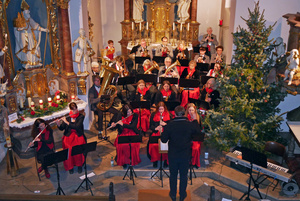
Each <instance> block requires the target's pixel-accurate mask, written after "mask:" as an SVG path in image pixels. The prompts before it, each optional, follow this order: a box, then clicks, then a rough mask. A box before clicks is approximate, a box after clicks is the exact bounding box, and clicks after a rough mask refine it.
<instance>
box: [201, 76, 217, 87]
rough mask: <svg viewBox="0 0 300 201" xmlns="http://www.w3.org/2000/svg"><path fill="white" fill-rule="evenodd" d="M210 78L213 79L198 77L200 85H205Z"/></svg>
mask: <svg viewBox="0 0 300 201" xmlns="http://www.w3.org/2000/svg"><path fill="white" fill-rule="evenodd" d="M210 78H214V77H211V76H206V75H202V76H201V77H200V81H201V85H202V86H203V85H205V84H206V82H207V80H209V79H210Z"/></svg>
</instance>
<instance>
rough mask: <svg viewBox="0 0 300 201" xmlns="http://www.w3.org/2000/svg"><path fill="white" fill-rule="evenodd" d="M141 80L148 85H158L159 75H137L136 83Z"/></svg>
mask: <svg viewBox="0 0 300 201" xmlns="http://www.w3.org/2000/svg"><path fill="white" fill-rule="evenodd" d="M139 80H144V81H145V82H146V83H147V82H151V83H156V80H157V75H155V74H137V76H136V82H138V81H139Z"/></svg>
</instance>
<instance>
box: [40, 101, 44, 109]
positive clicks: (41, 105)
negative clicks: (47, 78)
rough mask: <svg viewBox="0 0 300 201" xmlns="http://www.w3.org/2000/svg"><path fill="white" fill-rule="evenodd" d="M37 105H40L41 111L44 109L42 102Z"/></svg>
mask: <svg viewBox="0 0 300 201" xmlns="http://www.w3.org/2000/svg"><path fill="white" fill-rule="evenodd" d="M39 103H40V109H41V110H42V109H43V108H44V107H43V100H40V101H39Z"/></svg>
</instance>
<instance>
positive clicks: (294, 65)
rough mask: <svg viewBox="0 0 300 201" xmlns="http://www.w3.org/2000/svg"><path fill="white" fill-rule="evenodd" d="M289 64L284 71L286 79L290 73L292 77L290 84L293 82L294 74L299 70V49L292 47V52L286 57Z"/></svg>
mask: <svg viewBox="0 0 300 201" xmlns="http://www.w3.org/2000/svg"><path fill="white" fill-rule="evenodd" d="M286 60H287V62H288V65H287V67H286V70H285V72H284V75H285V77H284V81H285V80H287V79H288V75H290V79H289V82H288V85H291V84H292V80H293V77H294V74H295V73H297V72H298V71H299V68H298V65H299V52H298V50H297V49H292V50H291V54H290V55H289V56H288V57H287V58H286Z"/></svg>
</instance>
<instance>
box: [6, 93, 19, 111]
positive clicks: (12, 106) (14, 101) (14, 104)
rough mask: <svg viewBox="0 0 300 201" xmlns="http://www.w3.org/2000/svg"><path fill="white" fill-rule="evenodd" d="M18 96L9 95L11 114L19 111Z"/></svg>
mask: <svg viewBox="0 0 300 201" xmlns="http://www.w3.org/2000/svg"><path fill="white" fill-rule="evenodd" d="M17 110H18V108H17V98H16V96H15V95H10V96H9V97H8V112H9V113H10V114H12V113H15V112H17Z"/></svg>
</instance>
